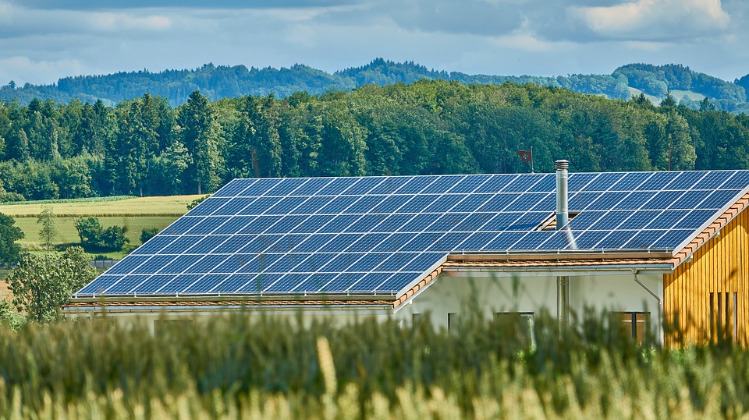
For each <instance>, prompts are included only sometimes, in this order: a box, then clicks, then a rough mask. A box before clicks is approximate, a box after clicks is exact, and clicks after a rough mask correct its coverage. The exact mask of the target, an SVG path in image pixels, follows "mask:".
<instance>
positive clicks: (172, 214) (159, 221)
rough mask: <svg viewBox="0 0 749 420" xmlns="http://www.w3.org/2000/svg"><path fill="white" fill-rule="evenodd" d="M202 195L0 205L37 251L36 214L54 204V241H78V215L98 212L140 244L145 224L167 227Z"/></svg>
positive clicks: (26, 243) (24, 242) (102, 219)
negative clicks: (55, 229)
mask: <svg viewBox="0 0 749 420" xmlns="http://www.w3.org/2000/svg"><path fill="white" fill-rule="evenodd" d="M199 197H201V196H199V195H180V196H166V197H137V198H120V199H117V200H102V199H101V198H94V199H90V200H61V201H60V202H52V203H50V202H46V201H45V202H29V203H25V204H17V203H14V204H5V205H0V213H4V214H7V215H9V216H12V217H13V218H14V219H15V221H16V226H18V227H19V228H21V230H22V231H23V233H24V235H25V236H24V238H23V239H22V240H20V241H19V244H21V246H23V247H24V248H26V249H28V250H31V251H35V250H40V249H42V245H41V241H40V239H39V225H38V224H37V223H36V218H37V216H38V215H39V213H41V211H42V209H43V208H44V207H47V206H51V207H52V211H53V212H54V214H55V216H56V217H55V225H56V227H57V230H58V232H59V234H58V235H57V237H56V238H55V243H54V245H57V246H60V245H71V244H72V245H75V244H78V242H79V238H78V231H77V230H76V229H75V221H76V220H77V219H78V217H86V216H95V217H98V218H99V221H100V222H101V224H102V226H103V227H105V228H106V227H109V226H126V227H127V228H128V231H127V233H126V236H127V238H128V239H129V240H130V246H131V247H132V246H137V245H140V244H141V243H140V233H141V231H142V230H143V229H144V228H157V229H159V230H162V229H164V228H165V227H167V226H168V225H169V224H171V223H172V222H174V221H175V220H177V219H178V218H179V217H180V216H182V215H183V214H185V213H186V212H187V205H188V204H189V203H190V202H192V201H193V200H195V199H196V198H199ZM97 254H99V253H97ZM126 254H127V250H125V251H122V252H110V253H105V254H103V255H105V256H107V257H109V258H117V259H119V258H122V257H123V256H125V255H126Z"/></svg>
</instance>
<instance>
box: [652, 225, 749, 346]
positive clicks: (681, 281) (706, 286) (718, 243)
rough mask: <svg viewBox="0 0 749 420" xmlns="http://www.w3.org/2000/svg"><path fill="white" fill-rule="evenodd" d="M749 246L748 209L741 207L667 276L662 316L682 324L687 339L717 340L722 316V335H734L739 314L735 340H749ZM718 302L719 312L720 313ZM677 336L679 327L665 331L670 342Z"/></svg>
mask: <svg viewBox="0 0 749 420" xmlns="http://www.w3.org/2000/svg"><path fill="white" fill-rule="evenodd" d="M748 252H749V211H742V212H741V213H739V214H738V215H737V216H736V217H735V218H734V219H733V220H732V221H731V222H730V223H728V224H727V225H726V226H724V227H723V229H721V230H720V233H719V234H718V235H716V236H713V237H712V238H711V239H710V240H709V241H707V242H706V243H705V244H704V245H703V246H702V247H701V248H700V249H698V250H697V251H696V252H695V253H694V254H693V256H692V259H691V261H686V262H684V263H682V264H681V265H680V266H679V267H677V268H676V270H674V272H673V273H671V274H665V275H664V276H663V311H664V319H665V320H671V321H673V322H674V323H675V325H677V326H678V327H679V329H680V333H681V334H683V337H684V340H685V342H686V343H692V344H697V343H704V342H707V341H709V340H716V339H717V338H718V334H719V331H717V329H715V328H714V327H715V326H717V322H718V321H722V322H723V325H724V326H725V327H726V329H725V331H723V333H724V334H723V335H722V337H725V338H728V339H733V335H734V330H733V322H734V320H733V318H734V316H735V317H736V319H735V321H736V326H737V328H736V340H737V341H738V342H739V343H741V344H742V345H744V346H746V345H747V342H748V340H747V339H748V338H749V335H748V333H749V314H748V310H749V306H747V303H749V290H747V289H748V288H749V278H747V277H748V276H749V267H748V266H747V265H748V264H749V255H747V253H748ZM711 293H712V296H713V299H712V302H711V300H710V296H711ZM734 293H735V294H736V306H735V307H734V304H733V299H734V298H733V296H734V295H733V294H734ZM719 296H720V299H719ZM719 302H720V309H721V313H720V314H718V313H717V312H718V304H719ZM711 309H712V315H711ZM726 309H728V311H727V313H726ZM711 325H712V326H713V330H711ZM677 337H678V334H676V333H674V334H666V344H678V340H677Z"/></svg>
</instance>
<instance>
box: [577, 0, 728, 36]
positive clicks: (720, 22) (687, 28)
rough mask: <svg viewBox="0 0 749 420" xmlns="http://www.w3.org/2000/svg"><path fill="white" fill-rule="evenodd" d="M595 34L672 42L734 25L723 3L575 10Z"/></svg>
mask: <svg viewBox="0 0 749 420" xmlns="http://www.w3.org/2000/svg"><path fill="white" fill-rule="evenodd" d="M569 12H570V16H572V17H573V18H578V19H580V20H581V21H582V22H584V23H585V24H586V25H587V27H588V28H589V29H590V30H591V31H592V32H593V33H595V34H598V35H600V36H602V37H605V38H611V39H621V40H628V41H672V40H679V39H690V38H697V37H703V36H705V35H710V34H720V33H722V32H723V31H724V30H725V29H726V28H727V27H728V24H729V22H730V20H731V19H730V16H729V15H728V13H726V12H725V11H724V10H723V8H722V7H721V2H720V0H637V1H634V2H627V3H621V4H617V5H614V6H607V7H573V8H570V9H569Z"/></svg>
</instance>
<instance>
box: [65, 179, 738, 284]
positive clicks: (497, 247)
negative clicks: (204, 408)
mask: <svg viewBox="0 0 749 420" xmlns="http://www.w3.org/2000/svg"><path fill="white" fill-rule="evenodd" d="M555 182H556V181H555V176H554V175H553V174H520V175H516V174H511V175H442V176H439V175H429V176H397V177H385V176H378V177H351V178H293V179H237V180H234V181H232V182H230V183H228V184H227V185H225V186H224V187H223V188H221V189H220V190H219V191H218V192H216V193H215V194H214V195H213V196H212V197H210V198H208V199H207V200H205V201H203V202H202V203H201V204H200V205H198V206H197V207H195V208H194V209H193V210H191V211H190V212H189V213H188V214H187V215H185V216H183V217H182V218H180V219H179V220H177V221H175V222H174V223H173V224H171V225H170V226H169V227H167V228H166V229H165V230H164V231H163V232H161V233H160V234H158V235H156V236H155V237H154V238H152V239H151V240H149V241H148V242H147V243H146V244H144V245H143V246H141V247H140V248H138V249H137V250H135V251H134V252H133V253H132V254H131V255H129V256H127V257H126V258H124V259H123V260H122V261H120V262H119V263H117V264H116V265H115V266H114V267H112V268H111V269H109V270H108V271H107V272H106V273H105V274H103V275H101V276H99V277H98V278H97V279H95V280H94V281H93V282H92V283H90V284H88V285H86V286H85V287H84V288H82V289H81V290H79V291H78V293H77V296H94V295H96V296H100V295H101V294H104V295H111V296H115V295H130V294H137V295H139V296H142V295H149V294H153V295H170V294H171V295H179V294H218V293H221V294H250V295H252V294H260V293H265V294H274V293H276V294H288V293H307V294H313V295H314V294H326V293H328V294H330V293H374V292H375V291H376V292H377V293H398V292H399V291H402V290H403V289H404V287H407V286H408V285H409V284H412V283H414V282H417V281H418V280H419V279H421V278H423V276H425V275H426V274H428V273H427V271H428V270H431V269H433V268H434V265H435V264H438V263H439V262H440V261H442V260H443V259H444V258H445V257H446V255H447V254H448V253H450V252H501V253H506V252H537V251H547V252H548V251H557V252H560V251H562V250H572V249H576V250H577V251H578V252H588V251H589V252H599V251H615V250H639V251H670V250H674V248H676V247H677V246H679V245H681V244H682V243H683V242H684V241H685V240H687V239H689V238H690V237H692V236H693V235H696V234H697V233H699V232H696V230H697V229H699V228H701V227H703V226H705V225H706V224H707V223H709V222H710V221H712V220H713V219H714V218H715V217H717V216H718V215H719V213H720V212H721V211H722V210H724V209H725V208H727V207H728V206H730V205H731V204H733V203H732V201H733V200H734V199H736V198H737V197H739V196H740V195H741V194H742V193H746V192H747V190H749V171H693V172H658V173H652V172H632V173H573V174H570V176H569V191H570V194H569V197H570V198H569V200H570V201H569V208H570V211H572V212H573V214H572V215H571V221H570V223H569V225H568V226H569V228H570V231H569V232H566V231H565V232H560V231H545V230H543V226H542V224H543V223H544V222H546V221H549V220H551V219H552V218H553V212H554V206H555V200H556V196H555V194H554V190H555V188H556V186H555ZM570 237H571V238H572V239H574V241H570ZM573 242H574V245H573Z"/></svg>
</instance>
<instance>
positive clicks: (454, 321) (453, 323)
mask: <svg viewBox="0 0 749 420" xmlns="http://www.w3.org/2000/svg"><path fill="white" fill-rule="evenodd" d="M457 327H458V314H457V313H455V312H450V313H448V314H447V330H448V331H453V330H454V329H455V328H457Z"/></svg>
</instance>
